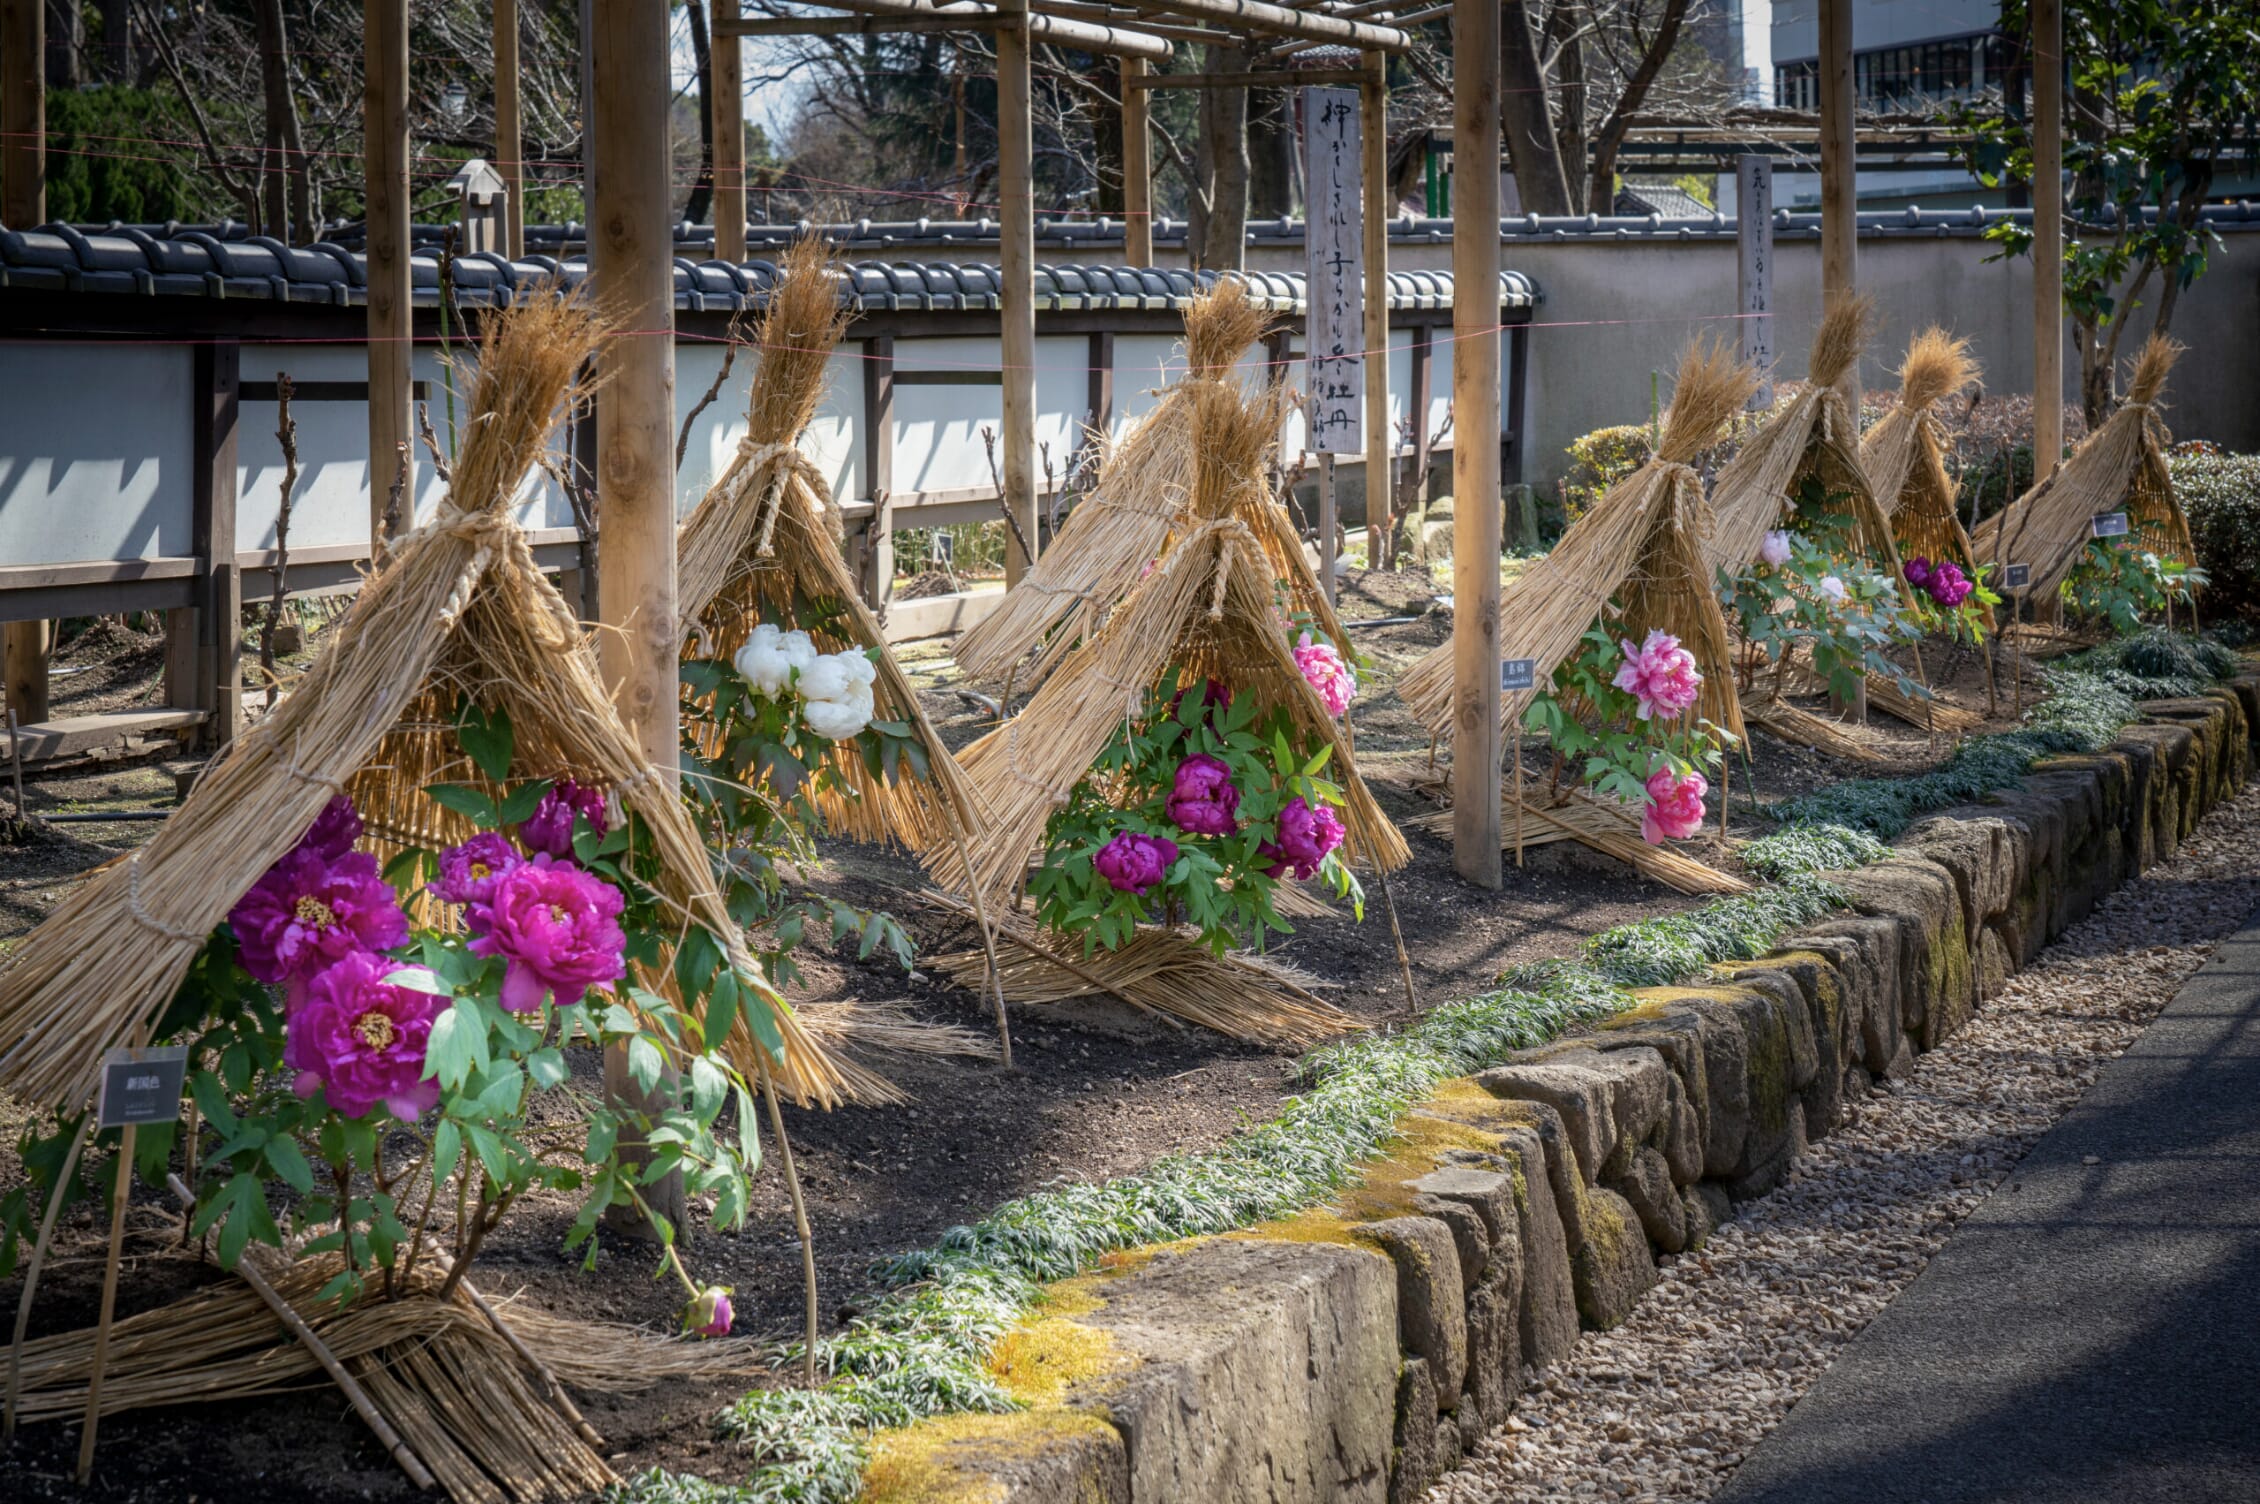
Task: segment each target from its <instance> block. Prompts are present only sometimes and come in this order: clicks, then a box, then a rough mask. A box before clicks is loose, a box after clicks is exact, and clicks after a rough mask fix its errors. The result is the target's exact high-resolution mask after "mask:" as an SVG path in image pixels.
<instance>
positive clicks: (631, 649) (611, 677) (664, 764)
mask: <svg viewBox="0 0 2260 1504" xmlns="http://www.w3.org/2000/svg"><path fill="white" fill-rule="evenodd" d="M590 20H591V27H590V34H589V36H588V38H587V39H586V45H587V47H588V49H589V57H590V67H591V84H592V94H593V98H592V100H591V106H590V112H589V113H590V120H589V126H590V134H591V136H592V137H593V139H594V143H595V149H594V151H593V153H592V155H591V160H590V167H589V178H590V194H589V277H590V280H591V281H592V282H593V283H594V284H595V286H596V289H597V294H598V296H599V297H601V298H602V299H603V301H604V305H605V307H606V308H607V309H608V310H609V311H610V313H611V315H612V317H613V318H614V319H615V320H616V321H617V327H618V328H619V329H620V331H621V332H620V333H618V334H616V335H614V336H613V337H612V338H611V339H610V340H609V341H607V342H606V344H605V346H604V348H603V349H602V350H601V351H600V352H599V354H598V356H597V359H598V362H599V364H600V365H601V366H602V369H603V378H604V383H605V384H604V398H603V400H602V401H601V402H599V403H597V407H596V486H597V496H598V515H599V516H600V517H602V518H603V519H604V525H603V527H602V528H601V529H600V530H599V531H598V534H597V560H598V570H597V619H598V620H599V621H600V622H601V623H602V624H603V626H604V627H605V629H606V630H604V631H602V632H600V633H598V634H597V659H598V663H599V665H600V666H601V668H602V670H603V673H604V678H605V682H606V684H607V686H608V687H609V688H610V689H611V692H612V699H613V703H614V704H615V705H617V706H618V707H619V709H620V717H621V719H622V720H624V721H626V722H627V724H628V729H629V730H630V731H631V732H632V733H633V734H634V736H635V738H636V744H637V746H638V748H639V749H640V750H641V751H642V753H643V755H644V757H645V758H646V759H647V760H648V761H649V762H650V764H651V766H652V767H653V768H655V769H658V770H659V771H660V773H661V774H662V775H663V776H666V777H672V776H673V775H674V770H675V767H676V752H677V736H678V720H679V715H678V710H677V703H678V695H679V685H680V679H679V677H678V675H679V670H678V667H677V654H678V652H679V651H680V649H681V646H682V639H681V637H680V635H679V631H678V627H677V620H676V612H675V531H676V530H675V340H674V335H673V329H674V322H675V271H674V254H675V252H674V234H673V229H672V227H671V225H670V224H669V221H668V209H669V200H668V170H667V166H668V159H667V146H668V141H667V109H668V101H669V98H670V96H671V94H672V90H671V88H670V85H669V80H668V57H667V46H668V28H667V11H666V8H665V7H663V6H653V5H649V4H646V3H640V0H594V3H593V5H592V6H591V9H590ZM604 1082H605V1091H606V1093H607V1094H608V1095H609V1096H611V1097H612V1098H613V1099H614V1100H616V1101H624V1102H628V1103H631V1104H634V1105H637V1106H639V1107H643V1108H645V1109H646V1110H649V1108H651V1107H652V1106H655V1105H656V1104H655V1103H653V1102H651V1101H650V1100H649V1099H647V1098H646V1097H645V1094H644V1093H643V1092H642V1091H640V1090H639V1089H638V1087H637V1086H636V1083H635V1081H634V1079H633V1077H632V1076H631V1075H630V1073H629V1071H628V1063H627V1052H626V1049H625V1048H624V1047H615V1048H613V1049H611V1050H608V1051H607V1052H606V1055H605V1061H604ZM670 1095H671V1092H670V1086H669V1083H668V1082H666V1081H661V1082H660V1083H659V1084H658V1090H657V1092H655V1093H654V1094H653V1096H654V1097H664V1096H670ZM645 1199H646V1200H647V1201H648V1202H649V1203H650V1204H651V1206H652V1208H653V1210H655V1211H657V1212H658V1213H659V1214H660V1215H661V1216H664V1217H666V1218H667V1220H668V1221H669V1222H670V1223H672V1224H673V1225H674V1227H675V1228H676V1229H677V1231H678V1232H680V1231H682V1230H683V1227H684V1216H683V1214H684V1191H683V1182H682V1177H681V1176H680V1175H675V1176H669V1177H668V1178H667V1179H666V1180H664V1181H662V1182H660V1183H659V1184H657V1185H653V1186H651V1187H649V1188H648V1189H647V1191H646V1193H645Z"/></svg>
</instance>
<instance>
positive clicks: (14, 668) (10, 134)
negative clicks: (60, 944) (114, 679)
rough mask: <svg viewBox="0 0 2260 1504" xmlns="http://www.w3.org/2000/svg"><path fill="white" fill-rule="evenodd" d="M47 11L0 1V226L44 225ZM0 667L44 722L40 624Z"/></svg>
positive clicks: (3, 629)
mask: <svg viewBox="0 0 2260 1504" xmlns="http://www.w3.org/2000/svg"><path fill="white" fill-rule="evenodd" d="M46 55H47V7H46V5H45V4H44V3H43V0H0V225H6V226H7V227H8V228H9V229H12V230H29V229H34V228H36V227H38V226H39V225H42V224H45V223H46V222H47V63H46ZM0 663H4V673H5V676H6V680H7V689H6V696H7V702H8V704H9V705H11V706H13V707H14V708H15V711H16V719H17V720H19V721H23V722H26V723H29V722H32V721H44V720H46V719H47V623H45V622H43V621H11V622H8V623H6V624H4V625H0Z"/></svg>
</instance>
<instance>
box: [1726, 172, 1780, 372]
mask: <svg viewBox="0 0 2260 1504" xmlns="http://www.w3.org/2000/svg"><path fill="white" fill-rule="evenodd" d="M1734 202H1735V216H1734V222H1735V231H1736V238H1737V240H1738V241H1739V242H1740V249H1741V253H1742V256H1741V261H1740V264H1739V268H1738V275H1737V276H1736V278H1735V284H1736V286H1735V290H1736V293H1737V295H1738V297H1739V301H1740V303H1741V310H1740V311H1741V317H1740V319H1739V321H1738V322H1739V323H1740V324H1741V327H1742V340H1741V344H1742V358H1743V359H1744V360H1746V361H1748V362H1749V363H1750V364H1751V365H1753V366H1756V367H1757V368H1758V389H1757V390H1756V391H1754V392H1752V393H1751V394H1750V410H1751V411H1752V412H1763V411H1764V410H1765V409H1767V408H1769V407H1771V406H1773V358H1774V352H1773V163H1772V162H1771V161H1769V160H1768V159H1766V158H1765V157H1757V156H1743V157H1736V158H1735V159H1734Z"/></svg>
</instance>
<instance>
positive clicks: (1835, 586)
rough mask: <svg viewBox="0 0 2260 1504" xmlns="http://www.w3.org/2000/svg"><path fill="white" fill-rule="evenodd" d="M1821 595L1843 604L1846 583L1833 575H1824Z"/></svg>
mask: <svg viewBox="0 0 2260 1504" xmlns="http://www.w3.org/2000/svg"><path fill="white" fill-rule="evenodd" d="M1821 594H1823V595H1825V596H1827V597H1828V598H1829V599H1830V600H1832V601H1839V602H1841V601H1842V600H1843V599H1844V582H1843V581H1842V580H1840V579H1838V578H1837V577H1836V576H1835V575H1832V574H1824V575H1822V576H1821Z"/></svg>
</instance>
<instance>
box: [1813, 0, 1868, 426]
mask: <svg viewBox="0 0 2260 1504" xmlns="http://www.w3.org/2000/svg"><path fill="white" fill-rule="evenodd" d="M1820 11H1821V16H1820V21H1821V43H1820V45H1821V61H1820V72H1821V79H1820V83H1821V306H1822V308H1823V309H1824V310H1825V309H1826V308H1827V307H1828V306H1829V305H1830V304H1832V303H1834V302H1835V301H1836V300H1837V299H1838V298H1840V297H1850V296H1851V295H1852V294H1853V293H1854V292H1856V291H1857V290H1858V288H1859V284H1860V225H1859V212H1860V200H1859V195H1858V193H1857V191H1856V189H1857V187H1858V182H1857V169H1856V167H1855V165H1854V159H1853V150H1852V141H1853V125H1852V109H1853V99H1852V0H1820ZM1839 390H1841V391H1842V392H1843V393H1844V403H1845V406H1846V407H1848V408H1850V409H1851V412H1852V421H1853V422H1854V423H1855V424H1857V423H1858V422H1859V419H1860V367H1859V363H1858V362H1857V361H1855V362H1854V363H1853V364H1852V366H1851V368H1850V369H1849V370H1848V371H1847V372H1846V374H1845V377H1844V382H1843V384H1842V386H1841V387H1840V388H1839ZM1858 438H1859V436H1858V435H1857V434H1854V435H1853V440H1854V442H1855V443H1856V442H1857V441H1858Z"/></svg>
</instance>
